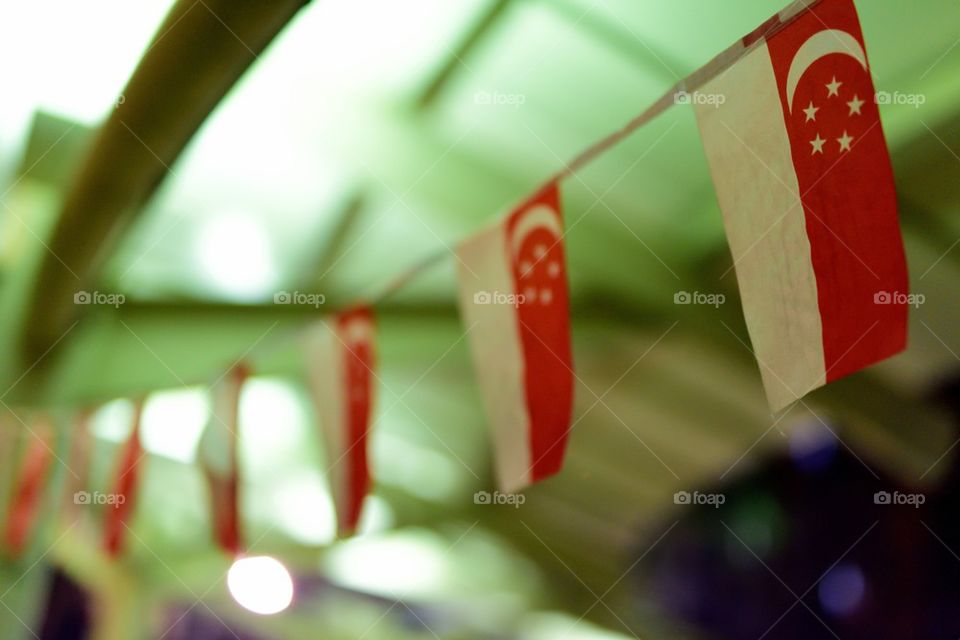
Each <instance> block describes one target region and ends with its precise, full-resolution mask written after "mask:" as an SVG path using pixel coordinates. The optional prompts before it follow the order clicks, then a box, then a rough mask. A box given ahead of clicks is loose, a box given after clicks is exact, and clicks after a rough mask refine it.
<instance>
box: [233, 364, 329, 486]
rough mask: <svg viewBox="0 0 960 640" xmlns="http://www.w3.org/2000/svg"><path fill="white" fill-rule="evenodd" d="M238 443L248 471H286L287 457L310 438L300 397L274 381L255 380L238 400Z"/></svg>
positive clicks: (286, 385) (283, 384)
mask: <svg viewBox="0 0 960 640" xmlns="http://www.w3.org/2000/svg"><path fill="white" fill-rule="evenodd" d="M240 422H241V423H242V424H243V425H244V430H243V439H242V441H241V446H242V450H243V451H244V452H245V453H244V457H245V458H246V459H247V462H248V463H249V465H250V468H251V469H256V470H259V471H262V472H263V473H271V474H275V473H276V472H277V466H278V465H283V464H284V460H287V462H288V464H287V466H286V467H282V470H283V471H287V472H288V471H289V469H290V467H289V457H290V455H291V453H297V452H298V451H299V450H300V449H302V448H303V439H304V438H306V437H313V434H312V433H311V432H310V431H308V429H307V414H306V410H305V407H304V405H303V402H302V399H301V398H300V396H298V395H297V394H296V392H294V390H293V389H292V387H291V386H290V385H289V384H288V383H286V382H281V381H278V380H270V379H264V378H255V379H253V380H250V381H249V382H247V384H246V385H244V387H243V394H242V395H241V396H240Z"/></svg>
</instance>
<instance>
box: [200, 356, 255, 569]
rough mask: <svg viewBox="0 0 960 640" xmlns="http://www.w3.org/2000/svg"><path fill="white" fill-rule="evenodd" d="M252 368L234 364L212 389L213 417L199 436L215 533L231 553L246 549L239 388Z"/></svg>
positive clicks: (221, 543) (201, 458)
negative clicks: (241, 500) (241, 489)
mask: <svg viewBox="0 0 960 640" xmlns="http://www.w3.org/2000/svg"><path fill="white" fill-rule="evenodd" d="M249 375H250V371H249V368H248V367H247V366H246V365H245V364H238V365H235V366H233V367H231V368H230V369H229V370H228V371H227V372H226V373H225V374H224V375H223V377H222V378H221V379H220V380H218V381H217V382H216V384H215V385H214V387H213V390H212V392H211V402H210V404H211V407H210V420H209V422H208V423H207V426H206V428H205V429H204V432H203V436H202V438H201V440H200V455H199V458H200V466H201V468H202V469H203V475H204V477H205V478H206V481H207V487H208V488H209V493H210V496H209V498H210V513H211V521H212V527H213V535H214V538H215V539H216V541H217V544H218V545H219V546H220V548H221V549H223V550H224V551H226V552H227V553H229V554H231V555H236V554H238V553H240V552H241V551H242V550H243V536H242V527H241V518H240V463H239V457H238V442H239V438H240V419H239V416H240V392H241V390H242V389H243V383H244V381H245V380H246V379H247V378H248V377H249Z"/></svg>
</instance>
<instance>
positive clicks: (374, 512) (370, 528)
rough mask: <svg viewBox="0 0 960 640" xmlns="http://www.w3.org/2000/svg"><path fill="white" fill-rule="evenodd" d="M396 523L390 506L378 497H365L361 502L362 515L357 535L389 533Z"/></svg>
mask: <svg viewBox="0 0 960 640" xmlns="http://www.w3.org/2000/svg"><path fill="white" fill-rule="evenodd" d="M395 523H396V517H395V516H394V513H393V508H392V507H391V506H390V504H389V503H388V502H387V501H386V500H384V499H383V498H381V497H380V496H374V495H371V496H367V499H366V500H364V502H363V513H361V514H360V522H359V523H358V525H357V529H358V530H357V533H358V534H360V535H367V534H371V533H380V532H383V531H389V530H390V529H392V528H393V525H394V524H395Z"/></svg>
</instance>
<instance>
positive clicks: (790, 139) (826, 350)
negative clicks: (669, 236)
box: [691, 0, 907, 410]
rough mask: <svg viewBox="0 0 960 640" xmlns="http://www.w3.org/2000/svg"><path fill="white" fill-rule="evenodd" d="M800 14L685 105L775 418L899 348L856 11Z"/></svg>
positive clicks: (901, 300)
mask: <svg viewBox="0 0 960 640" xmlns="http://www.w3.org/2000/svg"><path fill="white" fill-rule="evenodd" d="M808 4H810V6H808V7H806V8H804V7H803V4H802V3H801V4H795V5H792V7H793V8H791V9H788V10H785V11H784V12H781V14H780V15H778V16H775V17H774V18H773V19H772V20H771V21H769V22H768V23H766V24H765V25H764V26H763V27H761V30H759V31H758V32H756V33H755V34H753V35H751V36H748V37H747V38H744V41H743V45H744V46H745V47H747V52H746V53H745V55H743V57H742V59H740V60H739V61H737V62H736V63H735V64H734V65H733V66H732V67H731V68H730V69H728V70H727V71H725V72H723V73H720V74H719V75H718V76H717V77H716V78H715V79H713V80H711V81H709V82H707V83H705V84H704V85H703V86H702V87H701V88H700V90H699V91H697V92H696V93H694V94H693V96H692V98H691V100H692V102H693V103H694V109H695V112H696V116H697V122H698V124H699V126H700V132H701V135H702V138H703V145H704V148H705V150H706V155H707V159H708V161H709V164H710V170H711V173H712V175H713V181H714V184H715V186H716V190H717V198H718V200H719V202H720V209H721V210H722V212H723V218H724V225H725V227H726V231H727V238H728V240H729V243H730V249H731V252H732V254H733V259H734V264H735V266H736V273H737V280H738V282H739V285H740V293H741V296H742V298H743V308H744V315H745V317H746V321H747V328H748V329H749V332H750V337H751V340H752V341H753V346H754V349H755V353H756V357H757V360H758V361H759V365H760V370H761V374H762V376H763V382H764V387H765V389H766V392H767V397H768V399H769V401H770V405H771V407H772V408H773V409H774V410H777V409H781V408H783V407H785V406H786V405H788V404H789V403H790V402H792V401H794V400H795V399H797V398H800V397H802V396H803V395H804V394H806V393H807V392H809V391H811V390H812V389H814V388H816V387H819V386H822V385H824V384H826V383H827V382H831V381H833V380H836V379H837V378H840V377H842V376H844V375H847V374H849V373H852V372H854V371H857V370H859V369H862V368H863V367H865V366H867V365H869V364H872V363H874V362H877V361H879V360H882V359H884V358H886V357H888V356H891V355H893V354H895V353H897V352H899V351H901V350H902V349H903V348H904V346H905V344H906V328H907V309H906V304H905V300H906V296H907V271H906V264H905V260H904V253H903V242H902V240H901V237H900V228H899V224H898V221H897V202H896V193H895V192H894V184H893V173H892V170H891V167H890V159H889V156H888V154H887V145H886V142H885V141H884V137H883V130H882V128H881V126H880V115H879V112H878V110H877V105H876V101H875V99H874V88H873V83H872V81H871V79H870V71H869V66H868V63H867V55H866V52H865V50H864V42H863V36H862V34H861V32H860V24H859V21H858V19H857V13H856V9H855V8H854V5H853V2H852V1H851V0H821V2H819V3H808ZM771 30H775V33H773V35H768V36H764V34H769V33H771Z"/></svg>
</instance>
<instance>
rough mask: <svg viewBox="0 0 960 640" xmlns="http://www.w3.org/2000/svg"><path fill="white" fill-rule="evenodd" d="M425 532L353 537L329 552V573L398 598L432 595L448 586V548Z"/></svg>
mask: <svg viewBox="0 0 960 640" xmlns="http://www.w3.org/2000/svg"><path fill="white" fill-rule="evenodd" d="M448 546H449V545H447V544H445V543H444V541H442V540H441V539H440V538H439V537H437V536H435V535H433V534H431V533H429V532H426V531H405V532H402V533H394V534H389V535H387V536H384V537H382V538H369V537H363V538H354V539H352V540H348V541H346V542H343V543H341V544H339V545H337V546H335V547H334V548H333V549H331V550H330V553H329V555H328V557H327V558H328V562H329V564H328V567H327V568H328V571H329V574H330V576H331V577H332V578H333V579H334V580H335V581H337V582H338V583H340V584H342V585H344V586H347V587H352V588H354V589H358V590H360V591H366V592H369V593H377V594H383V595H390V596H393V597H396V596H398V595H400V596H431V595H436V594H438V593H440V592H441V591H442V590H443V589H444V587H445V585H446V583H447V578H448V575H447V547H448Z"/></svg>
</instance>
